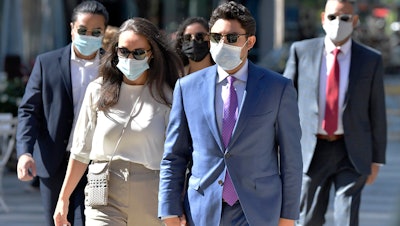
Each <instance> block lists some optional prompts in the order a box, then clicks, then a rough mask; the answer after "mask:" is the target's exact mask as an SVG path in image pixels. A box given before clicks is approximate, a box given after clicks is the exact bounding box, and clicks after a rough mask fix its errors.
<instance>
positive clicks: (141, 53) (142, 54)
mask: <svg viewBox="0 0 400 226" xmlns="http://www.w3.org/2000/svg"><path fill="white" fill-rule="evenodd" d="M116 49H117V55H118V56H119V57H123V58H129V55H131V54H132V56H133V58H134V59H136V60H144V59H145V58H146V54H147V53H148V52H150V51H151V49H148V50H146V49H143V48H139V49H134V50H132V51H129V49H127V48H125V47H116Z"/></svg>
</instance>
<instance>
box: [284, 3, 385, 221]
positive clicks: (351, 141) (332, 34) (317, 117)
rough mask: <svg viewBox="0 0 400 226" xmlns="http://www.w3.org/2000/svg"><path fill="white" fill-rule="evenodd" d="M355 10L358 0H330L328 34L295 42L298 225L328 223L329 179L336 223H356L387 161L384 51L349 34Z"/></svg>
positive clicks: (288, 72) (291, 64)
mask: <svg viewBox="0 0 400 226" xmlns="http://www.w3.org/2000/svg"><path fill="white" fill-rule="evenodd" d="M354 9H355V5H354V1H350V0H328V1H327V2H326V6H325V11H324V12H322V13H321V20H322V25H323V28H324V30H325V32H326V36H325V37H324V38H315V39H310V40H304V41H300V42H295V43H293V45H292V47H291V50H290V56H289V59H288V62H287V65H286V69H285V72H284V76H285V77H288V78H291V79H292V80H293V81H294V84H295V87H296V89H297V91H298V105H299V112H300V124H301V127H302V139H301V145H302V154H303V173H304V175H303V186H302V196H301V204H300V205H301V213H300V220H299V221H298V224H299V225H307V226H310V225H313V226H314V225H323V224H324V222H325V217H324V215H325V213H326V210H327V206H328V201H329V193H330V189H331V185H334V189H335V200H334V201H335V203H334V221H335V225H338V226H346V225H351V226H356V225H358V212H359V207H360V200H361V192H362V189H363V187H364V185H365V184H371V183H373V182H374V180H375V178H376V176H377V174H378V171H379V166H380V165H381V164H384V163H385V152H386V139H387V138H386V132H387V131H386V114H385V98H384V88H383V78H382V77H383V65H382V58H381V55H380V54H379V53H378V52H376V51H375V50H373V49H371V48H368V47H366V46H363V45H361V44H359V43H357V42H355V41H353V40H352V39H351V34H352V31H353V28H354V27H355V26H356V25H357V22H358V16H357V15H356V14H354ZM335 53H337V54H335ZM336 56H337V57H336ZM335 76H337V77H335Z"/></svg>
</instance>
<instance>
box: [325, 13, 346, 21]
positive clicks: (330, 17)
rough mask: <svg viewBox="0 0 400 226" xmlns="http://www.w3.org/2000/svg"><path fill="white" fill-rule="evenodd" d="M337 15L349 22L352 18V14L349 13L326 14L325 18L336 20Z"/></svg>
mask: <svg viewBox="0 0 400 226" xmlns="http://www.w3.org/2000/svg"><path fill="white" fill-rule="evenodd" d="M338 17H339V19H340V20H341V21H343V22H350V21H351V20H352V19H353V15H351V14H341V15H335V14H329V15H327V16H326V18H327V19H328V20H330V21H333V20H336V18H338Z"/></svg>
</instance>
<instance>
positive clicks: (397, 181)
mask: <svg viewBox="0 0 400 226" xmlns="http://www.w3.org/2000/svg"><path fill="white" fill-rule="evenodd" d="M385 90H386V93H387V95H386V103H387V113H388V125H389V134H388V135H389V137H388V138H389V139H388V148H387V164H386V165H385V166H383V167H382V168H381V172H380V174H379V176H378V178H377V180H376V182H375V184H373V185H370V186H367V187H366V188H365V189H364V193H363V196H362V204H361V210H360V226H400V221H397V222H396V220H399V219H398V218H400V151H399V150H400V75H396V76H387V77H386V78H385ZM28 185H29V183H28V182H21V181H18V179H17V177H16V174H15V172H10V171H7V170H6V172H5V175H4V181H3V192H4V194H3V196H4V199H5V201H6V204H7V205H8V207H9V208H10V211H9V212H4V210H2V209H0V226H43V225H44V219H43V207H42V205H41V200H40V194H39V192H37V191H36V192H35V191H33V192H32V191H30V192H28V191H26V190H25V189H26V187H27V186H28ZM325 226H333V224H332V205H331V206H330V208H329V211H328V213H327V223H326V225H325Z"/></svg>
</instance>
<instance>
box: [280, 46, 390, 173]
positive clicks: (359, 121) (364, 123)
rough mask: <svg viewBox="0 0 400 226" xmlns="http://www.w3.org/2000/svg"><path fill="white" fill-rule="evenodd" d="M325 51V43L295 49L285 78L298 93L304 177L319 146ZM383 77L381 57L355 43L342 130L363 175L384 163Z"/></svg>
mask: <svg viewBox="0 0 400 226" xmlns="http://www.w3.org/2000/svg"><path fill="white" fill-rule="evenodd" d="M323 51H324V39H323V38H315V39H309V40H304V41H300V42H295V43H293V45H292V47H291V49H290V55H289V59H288V61H287V65H286V69H285V72H284V76H285V77H287V78H291V79H292V80H293V81H294V85H295V88H296V89H297V91H298V104H299V113H300V124H301V127H302V139H301V145H302V153H303V171H304V172H307V171H308V167H309V165H310V163H311V160H312V157H313V154H314V149H315V145H316V136H315V135H316V133H317V128H318V114H319V109H318V108H319V106H318V98H319V75H320V66H321V60H322V57H323ZM383 75H384V71H383V64H382V58H381V55H380V54H379V53H378V52H377V51H375V50H373V49H371V48H369V47H367V46H364V45H361V44H359V43H357V42H355V41H352V47H351V63H350V71H349V84H348V89H347V92H346V96H345V102H344V112H343V129H344V139H345V143H346V148H347V152H348V155H349V158H350V160H351V162H352V163H353V164H354V166H355V168H356V170H357V171H358V172H359V173H361V174H364V175H367V174H369V173H370V170H371V163H372V162H375V163H385V153H386V139H387V138H386V133H387V131H386V130H387V129H386V108H385V97H384V86H383Z"/></svg>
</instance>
